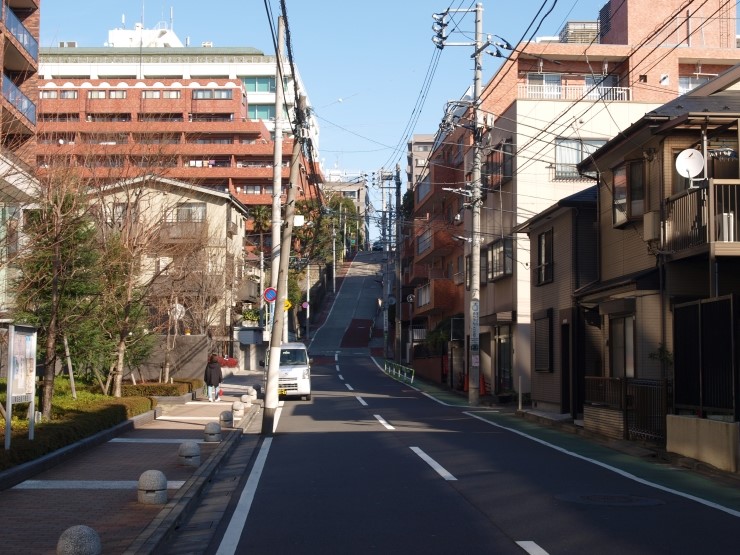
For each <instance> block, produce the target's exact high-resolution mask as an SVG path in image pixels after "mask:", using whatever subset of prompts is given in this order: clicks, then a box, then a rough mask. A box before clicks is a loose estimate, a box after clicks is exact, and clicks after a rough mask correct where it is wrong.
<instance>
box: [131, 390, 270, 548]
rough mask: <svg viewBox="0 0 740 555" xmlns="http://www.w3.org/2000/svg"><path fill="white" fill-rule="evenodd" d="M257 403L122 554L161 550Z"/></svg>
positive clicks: (250, 418) (195, 502)
mask: <svg viewBox="0 0 740 555" xmlns="http://www.w3.org/2000/svg"><path fill="white" fill-rule="evenodd" d="M261 408H262V407H261V405H258V404H253V405H252V407H251V409H250V411H249V413H248V414H247V415H245V416H244V417H243V418H242V419H241V420H240V421H239V424H238V425H237V426H235V427H234V428H233V429H231V430H230V433H229V435H228V437H227V438H226V439H225V440H223V441H222V442H221V444H220V445H219V446H218V447H217V448H216V450H215V451H214V452H213V453H212V454H211V456H210V457H209V458H208V460H207V461H206V462H205V464H202V465H201V466H200V467H198V469H197V470H196V471H195V472H194V473H193V475H192V476H191V477H190V479H189V480H188V481H187V482H185V484H184V485H183V486H182V487H181V488H180V489H179V490H177V493H175V495H174V496H173V497H172V499H171V500H169V501H168V502H167V504H166V505H165V506H164V508H163V509H162V510H161V511H160V512H159V514H158V515H157V516H156V517H155V518H154V520H153V521H152V522H151V523H150V524H149V526H147V527H146V528H145V529H144V531H143V532H142V533H141V534H139V536H138V537H137V538H136V539H135V540H134V541H133V543H132V544H131V545H130V546H129V547H128V548H127V549H126V551H124V555H149V554H152V553H161V552H162V548H163V547H164V545H165V543H167V542H168V541H169V539H170V538H171V537H172V535H173V534H174V533H175V532H176V531H177V529H178V528H179V527H180V525H181V524H183V523H184V522H185V521H187V519H188V517H189V516H190V515H191V513H192V512H193V510H194V509H195V508H196V507H197V505H198V503H200V501H201V500H202V497H203V493H204V489H205V488H206V486H207V485H208V483H209V482H210V481H211V479H212V477H213V476H214V475H215V473H216V471H217V470H218V468H219V466H220V464H221V462H222V461H223V460H224V459H225V458H227V457H228V456H229V455H230V454H231V453H232V452H233V451H234V449H236V446H237V444H238V442H239V439H240V438H241V436H242V434H243V433H244V430H246V429H247V428H248V427H249V426H250V424H251V423H252V422H253V421H254V420H255V418H257V415H258V414H259V413H260V409H261Z"/></svg>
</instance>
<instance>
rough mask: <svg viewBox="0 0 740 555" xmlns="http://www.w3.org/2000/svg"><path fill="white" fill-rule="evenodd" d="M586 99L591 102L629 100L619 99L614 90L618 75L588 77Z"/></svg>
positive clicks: (586, 77)
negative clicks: (601, 99)
mask: <svg viewBox="0 0 740 555" xmlns="http://www.w3.org/2000/svg"><path fill="white" fill-rule="evenodd" d="M585 79H586V98H588V99H590V100H598V99H600V98H603V99H606V100H627V99H626V98H618V95H617V94H616V93H617V92H621V91H615V90H614V89H615V88H616V86H617V76H616V75H586V76H585Z"/></svg>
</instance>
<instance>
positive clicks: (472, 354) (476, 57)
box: [432, 3, 493, 406]
mask: <svg viewBox="0 0 740 555" xmlns="http://www.w3.org/2000/svg"><path fill="white" fill-rule="evenodd" d="M471 11H475V42H473V43H469V42H466V43H448V42H446V40H447V36H446V35H445V28H446V27H447V21H446V18H447V16H448V15H449V13H450V12H471ZM432 18H433V19H434V22H435V23H434V25H433V26H432V30H433V31H435V32H436V36H434V37H432V42H434V44H435V45H436V46H437V48H440V49H441V48H444V47H445V46H473V47H474V48H475V50H474V52H473V55H472V56H471V58H472V59H473V61H474V64H475V67H474V70H475V71H474V73H473V102H472V105H471V108H472V110H471V111H472V115H473V121H472V131H473V167H472V171H471V179H472V183H471V198H470V204H471V208H472V229H471V233H472V241H471V252H470V266H471V267H470V307H469V311H468V316H469V322H470V325H469V328H468V337H469V366H468V403H470V404H471V405H473V406H475V405H478V403H479V402H480V278H481V275H480V243H481V237H480V235H481V234H480V231H481V229H480V227H481V223H480V210H481V202H482V201H481V165H482V158H483V153H482V149H483V146H482V139H483V133H482V131H483V127H482V125H481V122H480V117H481V114H480V111H479V108H480V96H481V92H482V85H481V78H482V65H481V54H482V53H483V51H484V50H485V49H486V48H487V47H488V46H490V45H491V44H493V43H492V42H491V40H490V37H489V39H488V40H486V41H485V42H484V41H483V4H481V3H477V4H476V5H475V10H472V9H459V10H457V9H448V10H447V11H445V12H443V13H437V14H433V15H432Z"/></svg>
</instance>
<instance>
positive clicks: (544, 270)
mask: <svg viewBox="0 0 740 555" xmlns="http://www.w3.org/2000/svg"><path fill="white" fill-rule="evenodd" d="M535 270H536V271H537V285H543V284H545V283H550V282H551V281H552V279H553V253H552V229H549V230H547V231H545V232H543V233H540V234H539V235H538V236H537V266H536V268H535Z"/></svg>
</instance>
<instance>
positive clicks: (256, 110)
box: [247, 104, 275, 120]
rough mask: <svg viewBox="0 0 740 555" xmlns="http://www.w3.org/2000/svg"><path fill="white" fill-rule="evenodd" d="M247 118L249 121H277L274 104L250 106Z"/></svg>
mask: <svg viewBox="0 0 740 555" xmlns="http://www.w3.org/2000/svg"><path fill="white" fill-rule="evenodd" d="M247 117H248V118H249V119H266V120H274V119H275V105H274V104H250V105H249V106H248V107H247Z"/></svg>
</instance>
